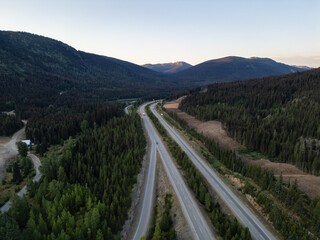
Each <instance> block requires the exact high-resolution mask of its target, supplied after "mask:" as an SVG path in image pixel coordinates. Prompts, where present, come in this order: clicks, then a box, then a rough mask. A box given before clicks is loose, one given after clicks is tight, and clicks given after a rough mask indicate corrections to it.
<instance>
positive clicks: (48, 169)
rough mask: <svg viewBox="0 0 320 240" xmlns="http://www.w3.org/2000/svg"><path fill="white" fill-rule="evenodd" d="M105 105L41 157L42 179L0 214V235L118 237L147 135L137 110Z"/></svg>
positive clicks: (30, 183)
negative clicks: (131, 111)
mask: <svg viewBox="0 0 320 240" xmlns="http://www.w3.org/2000/svg"><path fill="white" fill-rule="evenodd" d="M104 110H105V111H106V112H105V113H104V115H103V116H104V117H105V116H108V118H107V120H106V121H105V122H101V126H99V125H98V124H92V125H91V123H90V121H88V124H83V125H84V127H82V129H81V133H79V134H78V135H77V137H76V138H71V137H70V138H69V139H68V140H66V141H65V142H64V146H63V149H62V151H61V152H55V153H53V154H51V155H46V157H44V158H43V160H42V167H41V172H42V173H43V175H44V177H43V178H42V180H41V181H40V182H39V183H33V182H32V181H29V182H28V185H27V188H28V192H29V194H28V195H26V196H24V197H23V198H18V197H15V198H14V199H12V201H13V204H12V207H11V209H10V210H9V212H8V214H1V215H0V223H1V227H0V236H1V239H39V240H40V239H41V240H42V239H120V230H121V228H122V225H123V224H124V221H125V220H126V218H127V211H128V208H129V207H130V205H131V194H128V193H130V192H131V191H132V188H133V185H134V184H135V182H136V175H137V174H138V172H139V170H140V168H141V161H142V158H143V156H144V153H145V145H146V141H145V138H144V134H143V131H142V125H141V121H140V118H139V116H138V115H137V114H131V115H128V116H121V117H119V116H118V111H114V109H112V108H106V109H104ZM89 116H92V115H89ZM97 119H98V118H97ZM2 223H5V224H2Z"/></svg>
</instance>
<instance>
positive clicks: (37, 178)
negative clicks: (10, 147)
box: [0, 153, 42, 213]
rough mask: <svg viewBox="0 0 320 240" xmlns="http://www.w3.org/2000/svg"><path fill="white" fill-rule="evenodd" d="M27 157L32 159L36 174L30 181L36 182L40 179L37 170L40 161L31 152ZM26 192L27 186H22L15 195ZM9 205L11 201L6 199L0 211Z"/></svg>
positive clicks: (20, 195) (3, 210) (5, 209)
mask: <svg viewBox="0 0 320 240" xmlns="http://www.w3.org/2000/svg"><path fill="white" fill-rule="evenodd" d="M28 157H30V158H31V160H32V162H33V167H34V169H35V170H36V175H35V176H34V177H33V179H32V181H33V182H38V181H39V180H40V178H41V176H42V174H41V172H40V170H39V168H40V166H41V162H40V159H39V158H38V157H37V156H36V155H34V154H32V153H29V154H28ZM26 193H27V186H24V187H23V188H22V189H21V190H20V191H19V192H18V193H17V195H18V196H19V197H22V196H23V195H25V194H26ZM10 207H11V202H10V201H8V202H6V203H5V204H4V205H3V206H2V207H1V209H0V210H1V212H3V213H4V212H7V211H8V210H9V209H10Z"/></svg>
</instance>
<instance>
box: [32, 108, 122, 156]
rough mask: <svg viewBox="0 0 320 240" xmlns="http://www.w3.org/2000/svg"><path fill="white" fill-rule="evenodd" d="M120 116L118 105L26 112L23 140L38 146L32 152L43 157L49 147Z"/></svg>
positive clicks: (44, 109) (43, 109)
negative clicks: (30, 141)
mask: <svg viewBox="0 0 320 240" xmlns="http://www.w3.org/2000/svg"><path fill="white" fill-rule="evenodd" d="M122 114H123V113H122V111H121V109H120V108H119V106H118V105H114V104H113V105H107V106H106V105H100V104H73V105H71V106H68V107H66V106H61V107H54V106H51V107H48V108H42V109H34V108H31V109H28V110H27V111H26V115H27V116H28V117H29V118H30V119H29V121H28V123H27V126H26V135H27V138H29V139H31V140H32V141H33V142H35V143H36V144H38V146H37V149H36V151H37V152H38V153H40V154H43V153H44V152H46V151H47V147H48V146H49V145H51V144H60V143H63V141H64V140H66V139H68V138H69V137H70V136H75V135H76V134H77V133H79V132H80V131H81V130H82V131H84V130H85V129H88V128H93V127H94V126H95V124H96V125H98V126H101V125H103V124H105V123H106V122H107V121H108V120H110V119H111V118H112V117H117V116H121V115H122Z"/></svg>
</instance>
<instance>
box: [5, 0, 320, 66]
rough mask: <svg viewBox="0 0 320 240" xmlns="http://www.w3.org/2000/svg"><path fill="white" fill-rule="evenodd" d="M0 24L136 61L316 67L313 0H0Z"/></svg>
mask: <svg viewBox="0 0 320 240" xmlns="http://www.w3.org/2000/svg"><path fill="white" fill-rule="evenodd" d="M0 29H1V30H13V31H26V32H31V33H36V34H39V35H43V36H47V37H51V38H54V39H58V40H60V41H63V42H65V43H67V44H69V45H71V46H73V47H75V48H76V49H79V50H83V51H86V52H91V53H96V54H101V55H106V56H110V57H115V58H119V59H123V60H127V61H130V62H133V63H136V64H144V63H163V62H174V61H186V62H189V63H191V64H198V63H200V62H203V61H206V60H209V59H214V58H220V57H224V56H243V57H252V56H255V57H270V58H273V59H275V60H277V61H281V62H284V63H288V64H296V65H308V66H313V67H320V0H299V1H298V0H170V1H169V0H113V1H111V0H104V1H102V0H91V1H89V0H86V1H85V0H0Z"/></svg>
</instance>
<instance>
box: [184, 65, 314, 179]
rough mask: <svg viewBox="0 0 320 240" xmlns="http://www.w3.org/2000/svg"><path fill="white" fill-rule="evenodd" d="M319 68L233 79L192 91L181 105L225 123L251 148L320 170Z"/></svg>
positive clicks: (235, 136)
mask: <svg viewBox="0 0 320 240" xmlns="http://www.w3.org/2000/svg"><path fill="white" fill-rule="evenodd" d="M319 79H320V70H319V69H315V70H311V71H305V72H302V73H295V74H289V75H285V76H278V77H269V78H264V79H258V80H250V81H243V82H234V83H223V84H214V85H211V86H209V87H208V91H207V92H206V93H193V94H192V95H190V96H188V97H187V98H185V99H184V100H183V101H182V103H181V105H180V107H181V109H182V110H184V111H186V112H187V113H189V114H191V115H193V116H196V117H197V118H199V119H201V120H213V119H218V120H220V121H222V122H223V123H224V124H225V126H226V128H227V130H228V132H229V134H230V135H231V136H232V137H234V138H235V139H236V140H237V141H239V142H240V143H242V144H244V145H246V147H247V148H248V149H249V150H250V151H258V152H261V153H264V154H266V155H268V156H270V157H271V158H272V159H274V160H278V161H280V162H287V163H291V164H295V165H296V166H297V167H299V168H300V169H302V170H303V171H306V172H308V173H312V174H315V175H319V174H320V155H319V150H320V130H319V129H320V127H319V116H320V92H319V89H320V81H319Z"/></svg>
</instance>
